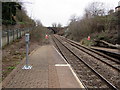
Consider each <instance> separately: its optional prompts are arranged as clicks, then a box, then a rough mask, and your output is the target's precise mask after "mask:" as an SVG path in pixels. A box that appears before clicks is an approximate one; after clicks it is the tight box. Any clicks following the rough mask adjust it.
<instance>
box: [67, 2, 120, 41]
mask: <svg viewBox="0 0 120 90" xmlns="http://www.w3.org/2000/svg"><path fill="white" fill-rule="evenodd" d="M84 11H85V14H84V16H83V17H82V18H79V17H76V16H75V15H73V16H72V17H71V19H70V24H69V25H68V27H69V28H68V30H67V31H66V37H69V38H70V39H73V40H75V41H80V40H81V39H82V38H84V37H87V36H89V35H91V34H92V33H98V34H99V33H100V32H105V31H116V32H118V33H119V32H120V29H119V28H118V26H119V25H120V15H119V14H120V12H119V11H118V12H114V10H113V9H111V10H109V11H107V12H106V9H105V6H104V3H102V2H92V3H90V4H89V5H88V6H87V7H86V8H85V10H84ZM117 43H120V35H118V40H117Z"/></svg>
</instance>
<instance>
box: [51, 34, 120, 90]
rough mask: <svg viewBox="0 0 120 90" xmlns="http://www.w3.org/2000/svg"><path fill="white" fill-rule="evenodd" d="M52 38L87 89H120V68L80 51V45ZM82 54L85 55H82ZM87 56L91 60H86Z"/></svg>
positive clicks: (56, 37) (59, 38)
mask: <svg viewBox="0 0 120 90" xmlns="http://www.w3.org/2000/svg"><path fill="white" fill-rule="evenodd" d="M52 38H53V41H54V43H55V45H56V47H57V49H58V50H59V51H60V53H61V54H62V55H63V57H64V58H65V59H66V60H67V62H68V63H69V64H70V65H71V66H72V67H73V69H74V70H75V72H76V73H77V75H78V77H79V79H80V80H81V81H82V83H84V86H85V87H86V88H109V89H110V88H111V89H114V90H117V89H118V88H120V87H119V74H120V73H119V67H117V66H115V65H113V66H111V64H110V65H109V64H108V63H107V64H106V63H105V62H103V61H100V60H99V59H98V58H96V57H93V56H94V55H91V56H90V55H87V54H88V53H86V51H85V50H84V51H83V50H81V49H79V48H78V46H79V45H75V43H73V42H72V41H69V40H66V39H65V38H62V37H59V36H53V37H52ZM79 47H80V46H79ZM81 52H82V54H83V52H84V53H85V54H84V55H82V54H81ZM87 52H88V51H87ZM85 55H87V56H89V57H90V58H85V57H86V56H85ZM97 57H98V56H97ZM91 59H94V60H91ZM104 59H105V58H104ZM115 61H116V60H115ZM116 62H118V61H116ZM106 65H107V66H106ZM109 70H110V71H109ZM106 71H108V72H106ZM110 74H111V75H110Z"/></svg>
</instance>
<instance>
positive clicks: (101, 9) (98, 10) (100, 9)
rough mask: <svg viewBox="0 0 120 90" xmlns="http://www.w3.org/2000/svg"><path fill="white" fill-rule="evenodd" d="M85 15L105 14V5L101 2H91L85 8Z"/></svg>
mask: <svg viewBox="0 0 120 90" xmlns="http://www.w3.org/2000/svg"><path fill="white" fill-rule="evenodd" d="M85 13H86V16H87V17H95V16H103V15H105V6H104V3H102V2H92V3H90V4H89V5H88V7H87V8H86V9H85Z"/></svg>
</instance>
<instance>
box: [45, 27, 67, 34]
mask: <svg viewBox="0 0 120 90" xmlns="http://www.w3.org/2000/svg"><path fill="white" fill-rule="evenodd" d="M66 28H68V27H47V29H49V30H52V31H53V32H54V34H56V33H58V32H59V31H60V30H63V29H66Z"/></svg>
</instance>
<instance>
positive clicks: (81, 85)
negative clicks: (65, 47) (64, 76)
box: [53, 46, 85, 88]
mask: <svg viewBox="0 0 120 90" xmlns="http://www.w3.org/2000/svg"><path fill="white" fill-rule="evenodd" d="M53 48H54V49H55V50H56V51H57V52H58V50H57V49H56V48H55V47H54V46H53ZM58 54H59V55H60V56H61V57H62V59H63V60H64V61H65V62H66V65H67V66H68V67H69V68H70V70H71V72H72V73H73V75H74V77H75V79H76V80H77V82H78V83H79V85H80V87H81V88H85V87H84V86H83V84H82V83H81V82H80V80H79V78H78V77H77V75H76V73H75V72H74V70H73V69H72V67H71V66H70V64H68V62H67V61H66V60H65V59H64V57H63V56H62V55H61V54H60V53H59V52H58Z"/></svg>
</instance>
